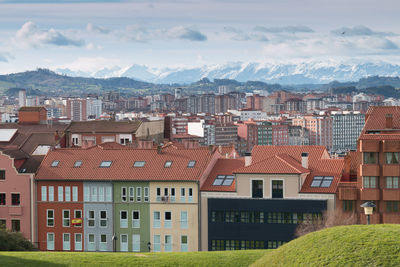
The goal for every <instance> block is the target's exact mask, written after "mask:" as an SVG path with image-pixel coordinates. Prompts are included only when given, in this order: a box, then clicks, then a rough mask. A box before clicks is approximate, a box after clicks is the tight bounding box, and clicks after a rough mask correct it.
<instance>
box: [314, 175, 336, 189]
mask: <svg viewBox="0 0 400 267" xmlns="http://www.w3.org/2000/svg"><path fill="white" fill-rule="evenodd" d="M332 181H333V176H315V177H314V179H313V180H312V182H311V187H330V186H331V184H332Z"/></svg>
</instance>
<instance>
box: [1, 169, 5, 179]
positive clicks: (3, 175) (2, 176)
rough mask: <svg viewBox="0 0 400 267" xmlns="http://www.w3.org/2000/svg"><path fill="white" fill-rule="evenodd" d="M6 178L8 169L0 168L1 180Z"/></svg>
mask: <svg viewBox="0 0 400 267" xmlns="http://www.w3.org/2000/svg"><path fill="white" fill-rule="evenodd" d="M5 179H6V171H5V170H0V180H5Z"/></svg>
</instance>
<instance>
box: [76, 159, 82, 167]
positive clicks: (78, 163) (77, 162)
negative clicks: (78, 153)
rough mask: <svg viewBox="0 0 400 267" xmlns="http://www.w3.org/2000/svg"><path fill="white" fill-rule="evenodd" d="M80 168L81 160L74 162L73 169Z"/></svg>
mask: <svg viewBox="0 0 400 267" xmlns="http://www.w3.org/2000/svg"><path fill="white" fill-rule="evenodd" d="M80 166H82V160H77V161H75V163H74V168H79V167H80Z"/></svg>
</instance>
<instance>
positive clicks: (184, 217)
mask: <svg viewBox="0 0 400 267" xmlns="http://www.w3.org/2000/svg"><path fill="white" fill-rule="evenodd" d="M187 228H188V213H187V211H181V229H187Z"/></svg>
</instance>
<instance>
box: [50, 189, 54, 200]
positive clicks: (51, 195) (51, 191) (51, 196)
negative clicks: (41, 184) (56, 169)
mask: <svg viewBox="0 0 400 267" xmlns="http://www.w3.org/2000/svg"><path fill="white" fill-rule="evenodd" d="M49 201H54V186H49Z"/></svg>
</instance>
